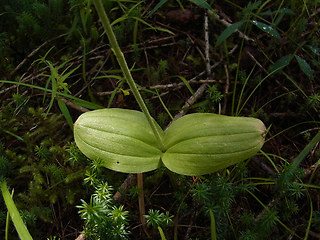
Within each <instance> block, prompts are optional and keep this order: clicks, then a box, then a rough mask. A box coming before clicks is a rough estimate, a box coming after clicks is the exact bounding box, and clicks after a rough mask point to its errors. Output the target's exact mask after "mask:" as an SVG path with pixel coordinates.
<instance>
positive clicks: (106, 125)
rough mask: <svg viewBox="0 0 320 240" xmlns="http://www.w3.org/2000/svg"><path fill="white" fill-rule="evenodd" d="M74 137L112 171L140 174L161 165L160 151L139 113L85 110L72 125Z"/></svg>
mask: <svg viewBox="0 0 320 240" xmlns="http://www.w3.org/2000/svg"><path fill="white" fill-rule="evenodd" d="M157 127H158V128H159V131H160V132H162V133H163V131H162V129H161V128H160V127H159V126H158V125H157ZM74 138H75V142H76V144H77V146H78V147H79V149H80V150H81V151H82V152H83V153H84V154H85V155H86V156H87V157H88V158H90V159H92V160H94V159H100V160H101V161H102V165H103V166H104V167H106V168H109V169H112V170H115V171H119V172H125V173H141V172H147V171H151V170H154V169H157V168H158V167H159V165H160V164H161V160H160V158H161V155H162V152H161V151H160V149H159V148H158V143H157V141H156V138H155V136H154V134H153V131H152V129H151V127H150V125H149V123H148V121H147V119H146V118H145V116H144V114H143V113H142V112H138V111H134V110H127V109H118V108H113V109H111V108H110V109H102V110H95V111H91V112H86V113H84V114H82V115H81V116H80V117H79V118H78V120H77V121H76V123H75V125H74Z"/></svg>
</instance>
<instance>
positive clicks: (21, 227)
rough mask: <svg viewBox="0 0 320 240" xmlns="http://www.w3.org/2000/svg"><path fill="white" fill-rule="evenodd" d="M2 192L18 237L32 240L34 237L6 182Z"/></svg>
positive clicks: (2, 184)
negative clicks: (24, 221) (23, 219)
mask: <svg viewBox="0 0 320 240" xmlns="http://www.w3.org/2000/svg"><path fill="white" fill-rule="evenodd" d="M1 191H2V196H3V199H4V202H5V204H6V206H7V209H8V212H9V214H10V217H11V220H12V222H13V224H14V227H15V228H16V230H17V232H18V235H19V237H20V239H21V240H32V237H31V235H30V233H29V231H28V229H27V227H26V225H25V224H24V223H23V221H22V218H21V216H20V214H19V211H18V209H17V207H16V205H15V204H14V202H13V200H12V197H11V195H10V193H9V190H8V186H7V183H6V181H5V180H3V181H2V182H1Z"/></svg>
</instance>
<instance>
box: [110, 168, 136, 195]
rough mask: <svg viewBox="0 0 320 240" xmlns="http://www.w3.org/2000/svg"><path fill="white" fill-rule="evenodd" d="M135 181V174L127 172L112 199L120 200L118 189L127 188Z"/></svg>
mask: <svg viewBox="0 0 320 240" xmlns="http://www.w3.org/2000/svg"><path fill="white" fill-rule="evenodd" d="M136 183H137V176H136V174H132V173H130V174H128V176H127V178H126V179H125V180H124V182H123V183H122V184H121V186H120V187H119V190H118V191H117V192H116V193H115V194H114V195H113V199H114V200H120V199H121V197H122V195H121V193H120V189H121V190H127V189H129V188H130V187H132V186H133V185H135V184H136Z"/></svg>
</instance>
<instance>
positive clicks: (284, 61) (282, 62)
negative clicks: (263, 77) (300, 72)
mask: <svg viewBox="0 0 320 240" xmlns="http://www.w3.org/2000/svg"><path fill="white" fill-rule="evenodd" d="M292 58H293V55H292V54H288V55H285V56H283V57H281V58H280V59H278V60H277V61H276V62H275V63H274V64H273V65H272V67H271V70H270V71H271V72H272V73H277V72H279V71H280V70H281V69H283V68H284V67H286V66H288V65H289V63H290V62H291V60H292Z"/></svg>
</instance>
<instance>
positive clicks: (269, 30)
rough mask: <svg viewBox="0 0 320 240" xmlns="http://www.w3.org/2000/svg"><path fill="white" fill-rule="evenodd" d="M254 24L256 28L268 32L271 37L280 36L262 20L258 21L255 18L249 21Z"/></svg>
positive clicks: (278, 37)
mask: <svg viewBox="0 0 320 240" xmlns="http://www.w3.org/2000/svg"><path fill="white" fill-rule="evenodd" d="M251 22H252V23H253V24H254V25H256V26H257V27H258V28H260V29H261V30H262V31H264V32H266V33H268V34H269V35H271V36H272V37H275V38H277V39H280V38H281V36H280V34H279V33H278V31H277V30H275V29H274V28H273V27H271V26H270V25H267V24H265V23H262V22H258V21H256V20H252V21H251Z"/></svg>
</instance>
